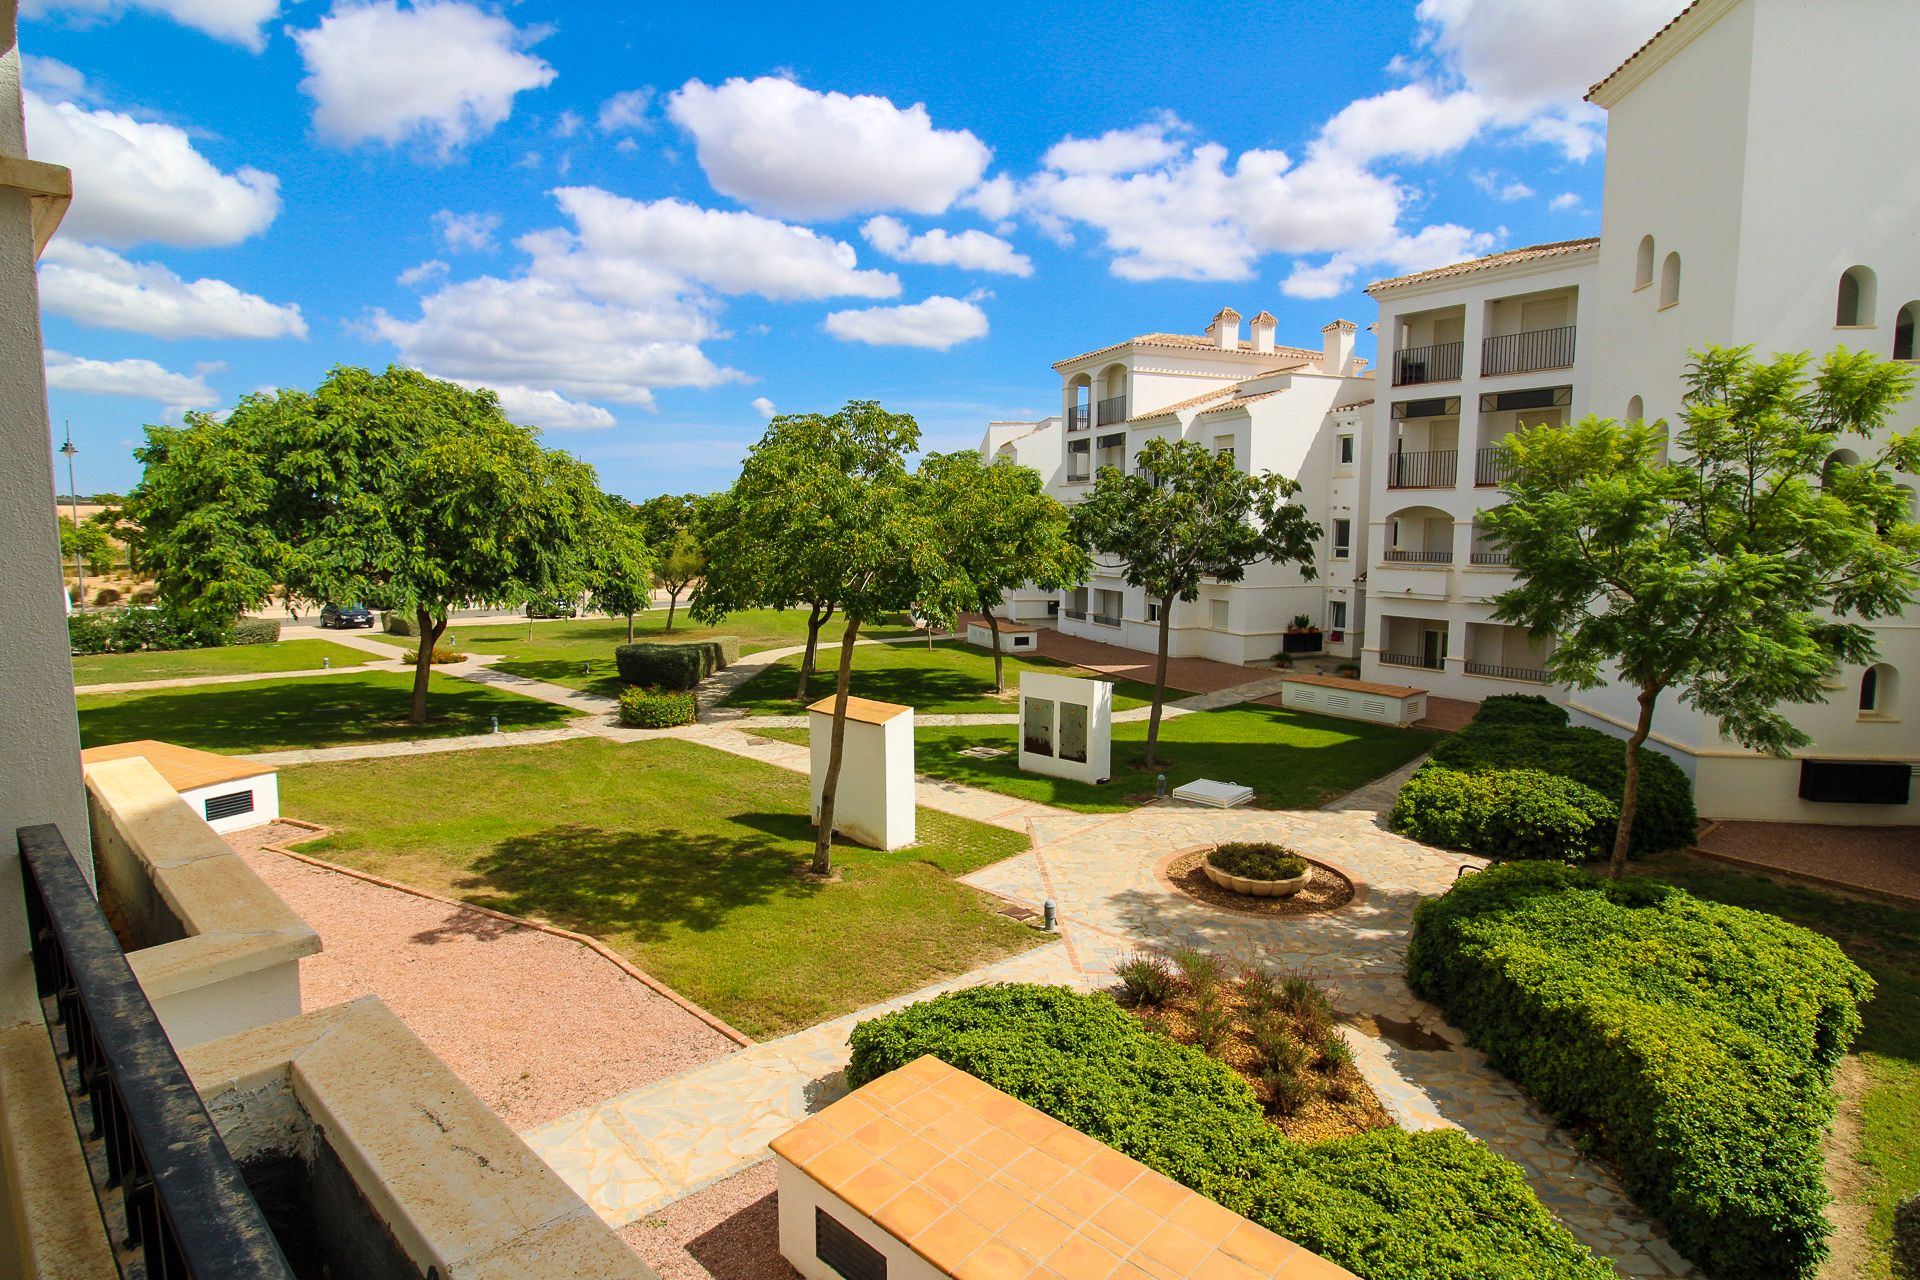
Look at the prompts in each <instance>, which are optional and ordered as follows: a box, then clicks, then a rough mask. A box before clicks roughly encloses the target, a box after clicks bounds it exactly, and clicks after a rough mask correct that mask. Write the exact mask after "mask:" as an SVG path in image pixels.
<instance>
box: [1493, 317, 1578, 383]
mask: <svg viewBox="0 0 1920 1280" xmlns="http://www.w3.org/2000/svg"><path fill="white" fill-rule="evenodd" d="M1574 328H1575V326H1574V325H1570V324H1569V325H1562V326H1561V327H1560V328H1558V329H1528V330H1527V331H1526V332H1524V333H1503V334H1500V335H1498V336H1497V337H1492V338H1487V339H1485V340H1484V341H1482V342H1481V344H1480V372H1481V373H1482V374H1483V375H1485V374H1492V373H1532V372H1533V371H1534V370H1535V369H1565V368H1569V367H1570V366H1571V365H1572V364H1573V331H1574Z"/></svg>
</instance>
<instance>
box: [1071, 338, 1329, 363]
mask: <svg viewBox="0 0 1920 1280" xmlns="http://www.w3.org/2000/svg"><path fill="white" fill-rule="evenodd" d="M1125 347H1173V348H1179V349H1184V350H1188V351H1196V350H1203V351H1236V350H1237V351H1238V352H1239V353H1240V354H1241V355H1243V356H1269V355H1281V356H1297V357H1299V358H1300V359H1302V360H1318V359H1319V358H1320V354H1321V353H1320V352H1319V351H1318V350H1316V349H1314V348H1310V347H1282V346H1276V347H1274V349H1273V350H1272V351H1255V350H1254V349H1253V344H1252V343H1251V342H1247V341H1244V340H1243V341H1242V342H1241V343H1240V344H1239V346H1238V347H1221V346H1219V345H1218V344H1217V343H1215V342H1214V340H1213V339H1212V338H1210V337H1208V336H1207V335H1206V334H1204V333H1143V334H1141V335H1139V336H1138V337H1135V338H1128V339H1127V340H1126V341H1125V342H1116V343H1114V344H1113V345H1111V346H1106V347H1099V348H1096V349H1095V350H1092V351H1083V352H1081V353H1080V354H1079V355H1077V356H1069V357H1067V358H1066V359H1065V360H1059V361H1056V362H1055V363H1054V365H1053V367H1054V368H1055V369H1060V368H1064V367H1065V366H1067V365H1070V364H1072V363H1074V362H1075V361H1077V360H1085V359H1087V358H1088V357H1090V356H1103V355H1106V354H1107V353H1108V352H1109V351H1119V350H1121V349H1123V348H1125Z"/></svg>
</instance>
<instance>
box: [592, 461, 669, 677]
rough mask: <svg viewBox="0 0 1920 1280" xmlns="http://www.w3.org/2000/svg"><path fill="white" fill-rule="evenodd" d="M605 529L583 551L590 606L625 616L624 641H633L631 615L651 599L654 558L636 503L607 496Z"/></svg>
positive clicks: (643, 607) (614, 614) (650, 601)
mask: <svg viewBox="0 0 1920 1280" xmlns="http://www.w3.org/2000/svg"><path fill="white" fill-rule="evenodd" d="M603 527H604V530H605V532H604V533H603V534H602V535H601V537H600V538H599V539H598V540H597V541H596V543H595V545H594V546H593V547H592V548H591V549H589V550H588V551H587V553H586V560H587V568H586V574H585V576H586V582H587V590H588V591H589V592H591V593H592V597H593V607H594V608H596V609H598V610H599V611H600V612H602V613H605V614H609V615H612V616H616V617H617V616H620V615H622V614H624V615H625V616H626V619H627V643H628V644H632V643H633V615H634V614H636V613H638V612H640V611H641V610H642V609H645V608H646V607H647V606H648V605H649V604H651V603H652V602H653V582H654V559H653V548H652V546H651V545H650V544H649V542H648V537H647V528H646V523H645V521H644V519H643V518H642V515H641V510H640V508H639V507H636V506H634V505H633V504H632V503H629V502H626V501H624V500H622V499H620V498H612V497H610V498H608V499H607V511H606V516H605V524H604V526H603Z"/></svg>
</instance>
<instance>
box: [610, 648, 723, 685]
mask: <svg viewBox="0 0 1920 1280" xmlns="http://www.w3.org/2000/svg"><path fill="white" fill-rule="evenodd" d="M739 658H740V637H738V636H712V637H710V638H708V639H705V640H682V641H676V642H674V643H670V644H669V643H666V642H649V643H645V644H623V645H621V646H620V647H619V648H617V649H615V650H614V651H613V665H614V667H615V668H616V669H617V670H618V671H619V672H620V678H621V679H622V680H624V681H626V682H627V683H628V684H640V685H658V686H659V687H660V688H662V689H691V688H693V686H695V685H697V684H699V683H700V682H701V681H702V680H704V679H706V678H707V677H708V676H710V675H712V674H713V673H714V672H716V671H718V670H720V669H721V668H722V667H725V666H729V665H731V664H732V663H734V662H737V661H739Z"/></svg>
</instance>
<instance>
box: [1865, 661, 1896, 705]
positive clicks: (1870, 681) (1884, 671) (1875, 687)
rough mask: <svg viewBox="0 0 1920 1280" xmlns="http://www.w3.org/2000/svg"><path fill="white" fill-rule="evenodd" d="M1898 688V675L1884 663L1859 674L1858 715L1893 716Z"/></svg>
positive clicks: (1879, 663)
mask: <svg viewBox="0 0 1920 1280" xmlns="http://www.w3.org/2000/svg"><path fill="white" fill-rule="evenodd" d="M1899 688H1900V675H1899V673H1898V672H1896V671H1895V670H1894V669H1893V668H1892V667H1890V666H1888V665H1887V664H1886V663H1884V662H1877V663H1875V664H1874V665H1873V666H1871V667H1868V668H1867V669H1866V670H1865V671H1863V672H1861V673H1860V714H1861V715H1863V716H1885V715H1891V714H1893V699H1894V695H1895V693H1897V692H1898V691H1899Z"/></svg>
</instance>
